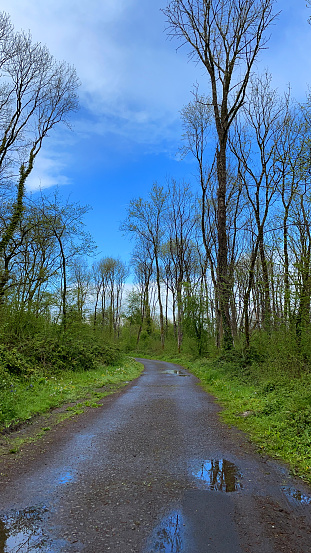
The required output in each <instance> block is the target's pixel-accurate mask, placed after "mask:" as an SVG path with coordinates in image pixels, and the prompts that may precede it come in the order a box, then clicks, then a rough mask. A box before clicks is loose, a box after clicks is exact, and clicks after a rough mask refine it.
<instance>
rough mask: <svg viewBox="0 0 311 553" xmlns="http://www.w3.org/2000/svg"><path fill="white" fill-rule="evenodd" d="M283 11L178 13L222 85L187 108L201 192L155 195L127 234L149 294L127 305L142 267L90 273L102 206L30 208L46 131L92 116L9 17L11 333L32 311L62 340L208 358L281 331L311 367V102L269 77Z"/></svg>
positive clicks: (2, 285) (70, 74)
mask: <svg viewBox="0 0 311 553" xmlns="http://www.w3.org/2000/svg"><path fill="white" fill-rule="evenodd" d="M274 4H275V2H274V1H273V0H239V2H238V1H237V0H230V1H228V2H222V1H220V0H213V1H207V0H173V1H171V2H169V4H168V6H167V7H166V8H165V9H164V10H163V11H164V14H165V16H166V18H167V22H168V30H169V34H170V35H171V36H172V37H173V38H174V39H177V40H182V42H183V44H184V45H188V48H189V50H188V52H189V55H190V57H191V58H192V59H193V60H194V61H195V62H196V63H200V64H202V65H203V67H204V69H205V71H206V75H207V78H208V82H209V85H210V86H209V90H208V91H203V92H202V91H201V90H200V87H199V86H198V85H197V86H196V87H195V88H194V90H193V99H192V101H191V102H189V104H188V105H186V106H185V107H184V108H183V109H182V111H181V118H182V125H183V136H182V146H181V148H180V155H181V157H182V158H183V157H186V156H188V157H189V156H190V157H191V158H192V159H193V161H194V165H193V166H194V167H196V169H195V171H196V179H195V182H191V183H187V182H177V181H176V180H174V179H173V178H171V179H169V180H168V182H167V183H165V184H164V185H160V184H158V183H154V184H153V185H152V188H151V190H150V191H149V193H148V195H147V196H146V197H145V198H134V199H132V201H131V202H130V204H129V206H128V209H127V216H126V218H125V220H124V221H123V223H122V225H121V231H122V232H123V233H125V234H126V235H128V236H129V237H132V238H133V240H134V249H133V254H132V260H131V269H132V271H133V273H134V278H135V286H134V288H133V289H132V291H131V292H130V293H129V294H128V295H127V297H126V301H124V299H125V295H124V287H125V284H126V281H127V278H128V275H129V271H130V267H128V266H127V265H126V264H125V263H124V262H123V261H122V260H120V259H118V258H111V257H103V258H102V259H100V260H99V261H96V262H94V263H93V264H92V266H91V267H90V263H89V262H88V261H87V257H86V255H87V254H91V253H92V252H93V251H95V245H94V243H93V241H92V238H91V237H90V236H89V234H88V233H87V231H86V230H85V228H84V225H83V215H84V214H85V213H86V212H87V210H88V209H89V208H88V206H80V205H78V204H74V203H70V202H69V201H67V202H66V201H64V200H62V199H61V198H60V196H59V195H58V194H55V195H53V196H51V195H44V194H41V195H40V196H38V197H36V199H34V198H32V197H28V196H27V195H25V182H26V179H27V177H28V176H29V175H30V173H31V171H32V168H33V164H34V161H35V157H36V155H37V154H38V152H39V151H40V148H41V146H42V142H43V140H45V137H46V136H47V133H48V132H49V131H50V130H52V128H53V127H54V125H56V124H59V123H62V122H66V121H67V118H68V116H69V115H70V114H71V113H72V112H73V111H75V109H76V108H77V95H76V94H77V87H78V84H79V83H78V80H77V77H76V74H75V71H74V69H73V68H71V67H69V66H67V65H65V64H63V63H62V64H59V63H57V62H56V61H55V60H54V59H53V58H52V57H51V56H50V54H49V53H48V51H47V50H46V49H45V48H44V47H42V46H41V45H38V44H33V43H32V41H31V37H29V36H28V35H25V34H24V33H15V32H14V30H13V28H12V26H11V24H10V21H9V18H8V17H7V16H6V15H5V14H2V16H1V17H2V19H1V29H2V31H1V34H0V47H1V52H0V54H1V56H2V58H1V59H2V62H1V64H2V65H1V66H2V71H3V86H2V88H1V95H2V96H1V102H2V103H1V106H2V107H1V110H0V114H1V128H0V130H1V133H2V135H1V148H0V154H1V157H0V159H1V163H0V167H1V177H2V185H3V186H2V188H1V194H2V205H1V213H0V225H1V239H0V259H1V275H0V301H1V313H2V322H5V320H6V318H7V313H8V312H15V313H16V312H19V313H31V314H32V315H33V316H34V317H35V318H39V317H44V318H45V320H49V321H50V323H53V324H54V325H56V328H57V329H58V331H61V332H62V333H63V334H66V332H67V330H68V328H69V327H70V328H71V329H72V325H74V324H80V323H81V324H82V325H84V328H86V326H87V328H88V331H89V330H92V332H93V333H94V335H98V336H101V339H102V338H104V339H105V340H107V341H111V342H118V343H119V344H121V345H122V346H124V347H126V348H127V349H135V347H137V346H140V345H142V344H150V343H152V341H155V340H158V342H159V344H160V345H161V348H162V349H164V347H165V344H168V343H171V344H175V345H176V349H177V350H178V351H179V352H180V351H182V350H183V349H187V348H188V349H190V350H192V351H196V352H197V353H198V354H199V355H203V354H206V353H207V352H208V351H209V348H211V347H214V346H216V347H217V348H222V347H224V348H225V349H227V350H230V349H231V348H232V347H233V346H234V345H237V344H240V343H242V344H243V347H245V348H246V349H249V348H250V347H251V345H252V340H253V338H254V337H255V336H257V335H258V334H261V335H262V336H263V335H265V336H267V337H271V336H275V333H279V335H281V334H282V336H285V338H286V339H289V338H290V340H292V341H293V343H294V347H296V348H297V349H298V350H300V351H302V352H303V354H304V355H305V356H308V355H310V351H309V345H308V344H309V338H310V332H309V327H310V302H311V267H310V254H311V228H310V225H311V219H310V217H311V212H310V174H311V143H310V121H311V110H310V108H311V102H310V97H309V98H307V99H306V101H305V102H304V103H303V104H302V103H298V102H296V101H295V100H294V99H293V98H292V96H291V90H290V87H289V88H288V90H286V91H285V92H284V93H283V94H282V93H279V92H278V91H277V90H275V89H274V88H273V86H272V79H271V76H270V75H269V73H268V72H265V73H263V74H262V75H259V74H256V73H255V71H254V67H255V62H256V60H257V58H258V54H259V53H260V52H261V51H262V49H263V48H265V47H266V43H267V35H266V33H267V31H268V29H269V27H270V26H271V24H272V22H273V21H274V19H275V17H276V15H275V13H274ZM42 68H43V69H44V70H42ZM212 344H213V346H212ZM175 345H174V347H175Z"/></svg>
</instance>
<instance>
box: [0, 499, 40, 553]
mask: <svg viewBox="0 0 311 553" xmlns="http://www.w3.org/2000/svg"><path fill="white" fill-rule="evenodd" d="M46 512H47V508H46V507H45V506H42V507H30V508H28V509H24V510H22V511H14V512H11V513H10V514H9V515H6V516H5V517H3V518H2V520H1V522H0V553H17V552H19V553H28V552H29V553H30V552H31V551H33V552H35V551H42V549H43V548H44V546H45V545H46V544H47V540H46V538H45V536H44V535H43V531H42V528H41V522H42V518H43V516H44V514H45V513H46Z"/></svg>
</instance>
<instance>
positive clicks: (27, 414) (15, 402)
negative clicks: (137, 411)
mask: <svg viewBox="0 0 311 553" xmlns="http://www.w3.org/2000/svg"><path fill="white" fill-rule="evenodd" d="M141 371H142V366H141V365H140V364H139V363H136V362H135V361H134V359H132V358H124V359H122V361H121V362H120V364H119V365H115V366H104V365H103V366H98V368H96V369H92V370H89V371H87V370H80V371H76V370H75V371H70V370H66V371H63V372H59V373H58V374H54V375H44V374H40V372H34V373H31V375H30V376H28V377H25V376H24V375H21V376H15V375H12V374H9V373H8V372H5V371H3V372H2V373H1V375H0V376H1V378H0V430H2V431H3V430H5V429H7V428H10V427H11V428H12V427H15V426H16V425H17V424H19V423H20V422H24V421H27V420H29V419H31V418H32V417H34V416H35V415H38V414H41V413H45V412H47V411H49V410H50V409H53V408H56V407H59V406H60V405H62V404H64V403H69V402H76V401H77V400H80V399H83V400H86V401H85V402H84V405H85V406H87V403H88V404H89V405H92V403H94V402H96V400H99V399H101V398H102V397H104V396H105V395H108V394H109V393H113V392H114V391H116V390H118V389H119V388H121V387H122V386H124V385H125V384H126V383H127V382H129V381H130V380H133V379H134V378H136V377H137V376H139V374H140V373H141ZM73 409H74V410H75V412H81V411H83V405H82V404H80V405H78V406H75V407H74V408H73Z"/></svg>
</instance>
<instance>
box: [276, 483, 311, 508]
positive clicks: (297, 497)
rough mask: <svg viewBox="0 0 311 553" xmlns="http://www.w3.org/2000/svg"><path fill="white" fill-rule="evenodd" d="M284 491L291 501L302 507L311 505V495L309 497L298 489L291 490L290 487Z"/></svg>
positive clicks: (284, 488) (284, 487) (286, 487)
mask: <svg viewBox="0 0 311 553" xmlns="http://www.w3.org/2000/svg"><path fill="white" fill-rule="evenodd" d="M282 490H283V492H284V493H285V495H286V496H287V497H288V498H289V499H292V500H294V501H295V502H297V503H300V504H301V505H311V495H307V494H305V493H302V492H301V491H300V490H297V489H296V488H290V487H288V486H283V487H282Z"/></svg>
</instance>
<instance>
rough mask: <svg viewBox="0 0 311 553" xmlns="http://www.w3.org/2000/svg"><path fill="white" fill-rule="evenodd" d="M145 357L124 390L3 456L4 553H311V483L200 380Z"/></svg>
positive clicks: (0, 527) (0, 533) (0, 528)
mask: <svg viewBox="0 0 311 553" xmlns="http://www.w3.org/2000/svg"><path fill="white" fill-rule="evenodd" d="M139 361H141V362H142V363H143V364H144V366H145V371H144V373H143V374H142V376H141V377H140V378H139V379H138V380H136V381H135V382H134V383H133V384H131V385H129V387H128V388H127V389H126V390H125V391H124V392H122V393H121V394H118V395H116V396H110V397H108V398H105V400H104V402H103V406H102V407H101V408H100V409H94V410H91V411H89V412H88V413H87V414H83V415H81V416H80V417H78V418H77V419H76V420H75V421H74V422H73V421H67V422H66V423H64V424H63V425H62V426H61V427H57V428H56V429H54V430H53V431H51V432H49V433H48V434H47V436H46V438H44V440H43V441H42V442H40V443H37V444H36V445H35V446H32V447H29V448H28V450H27V451H26V452H25V453H24V454H23V456H22V457H21V458H17V460H16V461H10V463H9V465H10V466H9V469H8V465H7V464H5V463H4V464H3V463H2V464H3V466H2V465H1V462H0V470H1V504H0V519H1V520H0V553H2V552H5V553H17V552H19V553H28V552H34V553H35V552H37V551H40V552H43V553H59V552H65V553H67V552H68V553H78V552H84V553H107V552H111V553H130V552H135V553H156V552H160V553H166V552H167V553H243V552H249V553H259V552H260V553H281V552H284V553H308V552H311V533H310V532H311V524H310V522H311V516H310V512H311V492H310V490H309V489H308V488H307V487H306V486H305V485H304V484H303V483H302V482H301V481H297V480H292V479H291V478H290V477H289V475H288V474H287V471H286V470H285V469H284V467H282V466H281V465H278V464H277V463H276V462H274V461H271V460H268V459H266V458H263V457H261V456H259V455H257V454H256V453H254V450H253V447H252V446H251V445H250V444H249V442H248V441H247V439H246V438H245V436H244V435H243V434H242V433H240V432H238V431H237V430H235V429H230V428H228V427H226V426H225V425H223V424H222V423H221V422H219V418H218V415H217V413H218V411H219V407H218V406H217V405H216V404H215V403H214V402H213V400H212V398H211V397H210V396H208V395H207V394H206V393H205V392H203V390H202V389H201V388H200V387H199V386H197V382H198V381H197V379H196V378H195V377H194V376H191V375H189V373H187V371H185V370H183V369H182V368H179V367H177V366H175V365H171V364H168V363H164V362H160V361H147V360H139ZM3 471H4V472H3ZM5 471H6V472H5Z"/></svg>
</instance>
